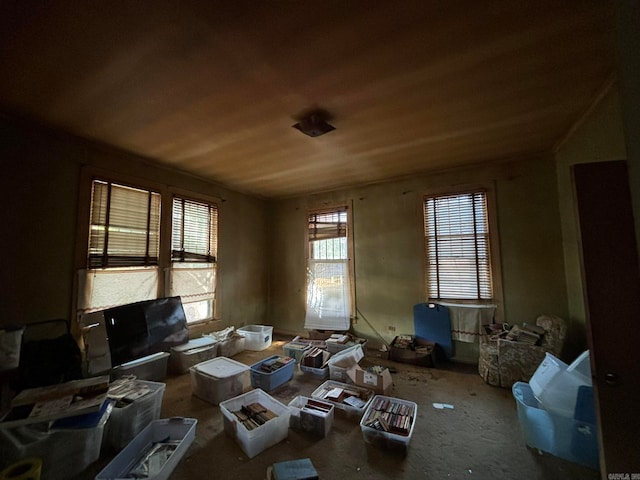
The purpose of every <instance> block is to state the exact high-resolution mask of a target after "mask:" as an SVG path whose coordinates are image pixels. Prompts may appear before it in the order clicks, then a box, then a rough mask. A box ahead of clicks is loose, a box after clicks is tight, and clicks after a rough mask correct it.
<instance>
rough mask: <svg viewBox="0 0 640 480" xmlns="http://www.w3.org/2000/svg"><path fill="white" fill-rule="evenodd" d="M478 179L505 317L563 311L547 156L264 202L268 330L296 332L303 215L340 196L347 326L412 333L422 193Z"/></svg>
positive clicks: (420, 289)
mask: <svg viewBox="0 0 640 480" xmlns="http://www.w3.org/2000/svg"><path fill="white" fill-rule="evenodd" d="M486 182H489V183H492V184H494V185H495V190H496V196H497V210H498V226H499V237H500V250H501V260H502V283H503V285H504V305H503V307H504V315H505V320H506V321H509V322H512V323H522V322H525V321H529V322H530V321H533V320H535V318H536V316H537V315H539V314H540V313H554V314H556V315H560V316H566V314H567V297H566V290H565V283H564V263H563V257H562V238H561V230H560V217H559V211H558V203H557V189H556V188H555V186H556V172H555V166H554V161H553V157H552V156H550V155H548V156H541V157H536V158H532V159H528V160H523V161H511V162H502V163H496V164H494V165H490V166H483V167H473V168H467V169H460V170H456V171H449V172H443V173H438V174H432V175H426V176H417V177H414V178H408V179H404V180H399V181H394V182H389V183H384V184H379V185H372V186H368V187H363V188H354V189H347V190H341V191H337V192H331V193H326V194H320V195H313V196H305V197H300V198H293V199H287V200H282V201H279V202H274V203H273V204H272V208H271V210H272V212H273V214H274V215H273V218H272V222H271V226H272V231H271V232H270V238H271V249H272V252H273V254H272V255H271V260H272V261H271V266H270V276H269V291H270V308H269V321H270V322H271V323H272V324H273V325H274V326H275V327H276V328H277V329H280V330H283V331H289V332H300V333H304V327H303V325H304V302H305V290H304V286H305V262H306V260H305V258H306V257H305V255H306V250H305V245H304V242H305V228H306V212H307V210H308V209H309V208H316V207H321V206H324V205H335V204H342V203H345V202H347V203H349V204H352V205H353V209H352V213H353V222H354V243H355V255H354V261H355V274H356V279H355V281H356V299H357V308H358V317H359V318H358V319H357V323H356V324H355V325H354V330H355V332H356V333H358V334H360V335H362V336H364V337H367V338H370V339H372V340H378V339H379V338H380V337H382V339H384V341H386V342H390V341H391V340H393V337H394V336H395V335H396V334H400V333H412V332H413V330H414V327H413V305H414V304H416V303H420V302H423V301H425V293H424V274H423V266H422V265H423V255H424V253H423V252H424V237H423V231H422V228H423V226H422V210H421V200H422V197H423V195H424V194H425V193H427V192H429V191H433V190H441V189H442V188H448V187H455V186H458V185H466V184H477V183H486ZM389 326H392V327H395V331H390V330H389Z"/></svg>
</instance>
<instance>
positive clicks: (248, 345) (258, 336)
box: [236, 325, 273, 352]
mask: <svg viewBox="0 0 640 480" xmlns="http://www.w3.org/2000/svg"><path fill="white" fill-rule="evenodd" d="M236 332H238V333H239V334H240V335H242V336H244V337H245V339H246V340H245V344H244V348H245V349H247V350H253V351H256V352H259V351H261V350H265V349H267V348H269V347H270V346H271V340H272V334H273V327H271V326H267V325H246V326H244V327H240V328H238V329H237V330H236Z"/></svg>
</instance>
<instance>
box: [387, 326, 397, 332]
mask: <svg viewBox="0 0 640 480" xmlns="http://www.w3.org/2000/svg"><path fill="white" fill-rule="evenodd" d="M387 328H388V329H389V331H390V332H395V331H396V327H395V325H389V326H388V327H387Z"/></svg>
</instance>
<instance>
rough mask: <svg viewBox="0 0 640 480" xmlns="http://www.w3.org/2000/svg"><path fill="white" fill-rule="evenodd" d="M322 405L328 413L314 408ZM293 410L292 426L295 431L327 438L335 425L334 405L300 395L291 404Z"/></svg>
mask: <svg viewBox="0 0 640 480" xmlns="http://www.w3.org/2000/svg"><path fill="white" fill-rule="evenodd" d="M317 404H320V406H324V407H325V408H326V411H324V410H321V409H316V408H313V407H314V406H315V405H317ZM289 408H290V409H291V420H290V423H289V424H290V426H291V428H293V429H295V430H302V431H304V432H308V433H310V434H312V435H314V436H316V437H326V436H327V435H328V434H329V431H330V430H331V425H333V416H334V415H333V412H334V409H335V407H334V405H333V404H332V403H329V402H324V401H321V400H316V399H312V398H308V397H305V396H302V395H298V396H297V397H295V398H294V399H293V400H291V402H289Z"/></svg>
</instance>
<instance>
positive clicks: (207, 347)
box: [169, 337, 219, 374]
mask: <svg viewBox="0 0 640 480" xmlns="http://www.w3.org/2000/svg"><path fill="white" fill-rule="evenodd" d="M218 348H219V347H218V342H217V340H215V339H213V338H211V337H200V338H194V339H193V340H189V341H188V342H187V343H185V344H182V345H178V346H175V347H171V356H170V357H169V370H170V371H171V372H173V373H178V374H181V373H187V372H188V371H189V369H190V368H191V367H193V366H194V365H196V364H198V363H202V362H205V361H207V360H211V359H212V358H214V357H216V356H218Z"/></svg>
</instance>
